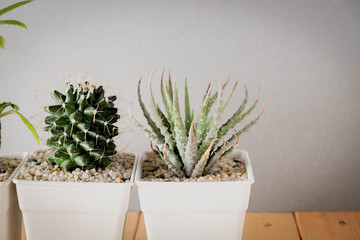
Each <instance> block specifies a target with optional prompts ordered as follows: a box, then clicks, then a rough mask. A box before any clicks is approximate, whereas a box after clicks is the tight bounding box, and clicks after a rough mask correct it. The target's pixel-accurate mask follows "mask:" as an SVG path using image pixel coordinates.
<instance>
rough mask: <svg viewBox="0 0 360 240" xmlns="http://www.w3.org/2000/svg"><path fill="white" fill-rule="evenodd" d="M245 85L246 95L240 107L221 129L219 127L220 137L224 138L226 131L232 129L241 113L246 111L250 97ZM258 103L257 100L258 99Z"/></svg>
mask: <svg viewBox="0 0 360 240" xmlns="http://www.w3.org/2000/svg"><path fill="white" fill-rule="evenodd" d="M244 87H245V97H244V100H243V102H242V103H241V105H240V107H239V108H238V109H237V110H236V112H235V113H234V114H233V115H232V116H231V117H230V118H229V119H228V120H227V121H226V123H224V124H223V125H222V126H221V127H220V129H219V133H218V138H222V137H223V136H225V135H226V133H227V132H228V131H229V130H230V129H232V128H233V127H234V126H235V125H236V124H237V123H238V122H237V120H238V119H239V115H240V114H241V113H242V112H243V111H244V108H245V106H246V103H247V99H248V90H247V87H246V85H245V86H244ZM258 98H259V91H258V96H257V99H258ZM256 103H257V101H256Z"/></svg>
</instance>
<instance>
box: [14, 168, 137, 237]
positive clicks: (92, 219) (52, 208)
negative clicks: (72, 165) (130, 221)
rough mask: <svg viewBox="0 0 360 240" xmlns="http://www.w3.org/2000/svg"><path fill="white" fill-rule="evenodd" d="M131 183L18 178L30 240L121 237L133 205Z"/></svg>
mask: <svg viewBox="0 0 360 240" xmlns="http://www.w3.org/2000/svg"><path fill="white" fill-rule="evenodd" d="M135 168H136V165H135V164H134V168H133V171H132V174H131V178H130V182H129V183H83V182H81V183H73V182H45V181H38V182H36V181H27V180H19V179H18V175H19V173H18V174H17V176H15V179H14V182H15V184H16V190H17V193H18V197H19V204H20V209H21V211H22V214H23V218H24V225H25V232H26V236H27V240H49V239H51V240H79V239H84V240H85V239H86V240H99V239H106V240H119V239H122V234H123V229H124V223H125V215H126V212H127V210H128V206H129V198H130V190H131V187H132V185H133V179H134V174H135Z"/></svg>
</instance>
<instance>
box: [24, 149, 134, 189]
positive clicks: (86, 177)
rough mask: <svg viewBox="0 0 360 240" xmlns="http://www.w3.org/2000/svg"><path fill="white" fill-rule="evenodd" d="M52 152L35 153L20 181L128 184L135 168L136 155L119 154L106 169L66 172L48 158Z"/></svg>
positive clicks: (26, 165) (25, 167) (41, 151)
mask: <svg viewBox="0 0 360 240" xmlns="http://www.w3.org/2000/svg"><path fill="white" fill-rule="evenodd" d="M50 151H51V150H38V151H35V152H33V153H32V154H31V155H30V156H29V158H28V161H27V163H26V164H25V166H24V167H23V168H22V169H21V171H20V174H19V179H20V180H32V181H55V182H102V183H124V182H125V183H127V182H130V176H131V172H132V169H133V167H134V162H135V155H133V154H128V153H122V152H120V153H117V154H115V155H113V156H111V157H110V158H111V160H112V161H111V163H110V165H109V166H107V167H105V168H97V169H95V168H93V169H89V170H86V169H80V168H76V169H75V170H73V171H65V170H62V169H60V168H59V166H58V165H52V164H51V163H50V162H49V161H48V160H47V157H48V155H49V154H50Z"/></svg>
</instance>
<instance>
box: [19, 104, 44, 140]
mask: <svg viewBox="0 0 360 240" xmlns="http://www.w3.org/2000/svg"><path fill="white" fill-rule="evenodd" d="M14 112H15V113H16V114H17V115H18V116H19V117H20V118H21V120H22V121H23V122H24V123H25V125H26V126H27V127H28V128H29V130H30V131H31V132H32V134H33V135H34V137H35V139H36V141H37V142H38V143H39V144H40V141H39V135H38V134H37V132H36V130H35V128H34V126H33V125H32V124H31V123H30V122H29V121H28V120H27V119H26V118H25V117H24V116H23V115H22V114H21V113H19V112H18V111H16V110H14Z"/></svg>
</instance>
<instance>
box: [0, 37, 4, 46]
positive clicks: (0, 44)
mask: <svg viewBox="0 0 360 240" xmlns="http://www.w3.org/2000/svg"><path fill="white" fill-rule="evenodd" d="M0 47H1V48H4V47H5V38H3V36H0Z"/></svg>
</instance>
